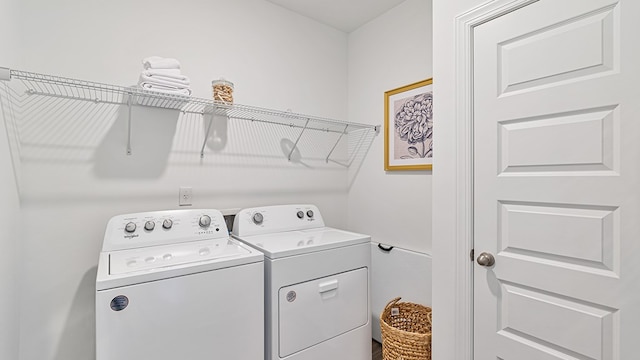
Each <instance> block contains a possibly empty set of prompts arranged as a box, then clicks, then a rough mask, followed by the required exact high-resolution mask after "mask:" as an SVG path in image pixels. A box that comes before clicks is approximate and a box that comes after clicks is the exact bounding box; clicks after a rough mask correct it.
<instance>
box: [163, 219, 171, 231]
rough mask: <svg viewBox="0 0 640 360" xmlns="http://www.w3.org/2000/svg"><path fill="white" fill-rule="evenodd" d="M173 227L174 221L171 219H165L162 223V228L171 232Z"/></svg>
mask: <svg viewBox="0 0 640 360" xmlns="http://www.w3.org/2000/svg"><path fill="white" fill-rule="evenodd" d="M172 226H173V221H172V220H171V219H164V221H163V222H162V227H163V228H165V229H167V230H169V229H171V227H172Z"/></svg>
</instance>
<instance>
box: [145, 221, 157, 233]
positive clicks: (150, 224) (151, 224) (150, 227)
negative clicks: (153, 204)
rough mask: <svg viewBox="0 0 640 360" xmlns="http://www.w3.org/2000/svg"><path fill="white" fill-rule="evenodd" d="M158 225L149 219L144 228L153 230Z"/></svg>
mask: <svg viewBox="0 0 640 360" xmlns="http://www.w3.org/2000/svg"><path fill="white" fill-rule="evenodd" d="M155 227H156V223H155V222H154V221H151V220H149V221H147V222H146V223H144V229H145V230H147V231H151V230H153V229H154V228H155Z"/></svg>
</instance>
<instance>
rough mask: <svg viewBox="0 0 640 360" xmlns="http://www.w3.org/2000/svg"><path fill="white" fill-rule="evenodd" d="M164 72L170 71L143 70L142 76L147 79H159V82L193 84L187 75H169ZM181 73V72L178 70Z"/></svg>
mask: <svg viewBox="0 0 640 360" xmlns="http://www.w3.org/2000/svg"><path fill="white" fill-rule="evenodd" d="M162 70H165V71H166V70H169V69H160V70H143V71H142V76H144V78H145V79H151V80H153V79H159V80H164V81H175V82H180V83H186V85H189V84H190V83H191V82H190V80H189V78H188V77H187V76H185V75H182V74H180V73H178V74H169V73H165V72H163V71H162ZM171 70H176V69H171ZM177 71H180V70H177Z"/></svg>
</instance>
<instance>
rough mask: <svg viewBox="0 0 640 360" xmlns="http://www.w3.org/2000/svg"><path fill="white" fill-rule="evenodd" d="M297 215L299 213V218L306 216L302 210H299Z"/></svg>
mask: <svg viewBox="0 0 640 360" xmlns="http://www.w3.org/2000/svg"><path fill="white" fill-rule="evenodd" d="M296 215H298V219H302V218H303V217H304V213H303V212H302V211H298V213H297V214H296Z"/></svg>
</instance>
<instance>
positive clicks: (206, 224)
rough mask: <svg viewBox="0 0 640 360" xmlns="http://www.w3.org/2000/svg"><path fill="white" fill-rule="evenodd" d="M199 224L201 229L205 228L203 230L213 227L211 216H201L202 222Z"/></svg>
mask: <svg viewBox="0 0 640 360" xmlns="http://www.w3.org/2000/svg"><path fill="white" fill-rule="evenodd" d="M198 224H200V227H203V228H206V227H209V225H211V216H209V215H202V216H200V220H199V221H198Z"/></svg>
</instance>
